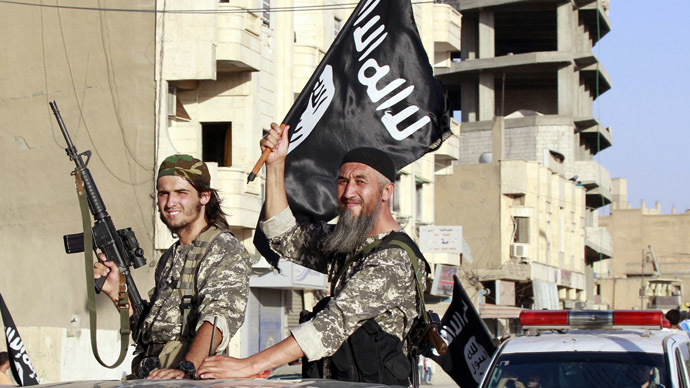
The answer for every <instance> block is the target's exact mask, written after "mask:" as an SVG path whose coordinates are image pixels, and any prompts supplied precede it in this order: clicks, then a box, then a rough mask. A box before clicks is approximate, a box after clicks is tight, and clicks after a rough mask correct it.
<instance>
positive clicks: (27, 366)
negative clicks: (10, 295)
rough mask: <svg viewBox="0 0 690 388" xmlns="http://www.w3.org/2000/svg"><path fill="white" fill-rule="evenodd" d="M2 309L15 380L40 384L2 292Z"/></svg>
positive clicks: (11, 367)
mask: <svg viewBox="0 0 690 388" xmlns="http://www.w3.org/2000/svg"><path fill="white" fill-rule="evenodd" d="M0 311H1V312H2V322H3V323H4V326H5V337H6V338H7V353H8V354H9V356H10V369H12V375H13V376H14V381H16V382H17V383H18V384H19V385H20V386H26V385H37V384H40V382H39V381H38V376H36V371H35V370H34V367H33V366H32V365H31V360H29V354H28V353H26V348H24V343H23V342H22V339H21V337H19V332H18V331H17V327H16V326H15V325H14V320H13V319H12V315H10V311H9V310H8V309H7V306H6V305H5V300H4V299H3V298H2V294H0Z"/></svg>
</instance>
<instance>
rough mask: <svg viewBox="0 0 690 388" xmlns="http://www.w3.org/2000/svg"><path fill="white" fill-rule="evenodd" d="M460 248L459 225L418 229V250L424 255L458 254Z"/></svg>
mask: <svg viewBox="0 0 690 388" xmlns="http://www.w3.org/2000/svg"><path fill="white" fill-rule="evenodd" d="M462 246H463V244H462V226H461V225H454V226H439V225H426V226H421V227H420V228H419V249H420V250H421V251H422V252H424V253H458V254H459V253H463V249H462ZM452 281H453V278H452V277H451V283H452Z"/></svg>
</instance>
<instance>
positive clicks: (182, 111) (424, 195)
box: [0, 0, 461, 382]
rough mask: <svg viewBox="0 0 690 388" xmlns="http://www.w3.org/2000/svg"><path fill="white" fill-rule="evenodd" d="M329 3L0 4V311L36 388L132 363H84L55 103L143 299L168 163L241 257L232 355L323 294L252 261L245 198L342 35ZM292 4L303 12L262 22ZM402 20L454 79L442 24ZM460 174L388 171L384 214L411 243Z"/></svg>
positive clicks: (454, 47) (114, 339)
mask: <svg viewBox="0 0 690 388" xmlns="http://www.w3.org/2000/svg"><path fill="white" fill-rule="evenodd" d="M335 4H336V2H335V1H332V0H328V1H318V2H317V1H311V0H304V1H302V0H294V1H293V0H285V1H276V0H274V1H272V2H271V1H269V0H263V1H258V0H241V1H232V2H228V1H224V0H221V1H216V0H172V1H171V0H167V1H157V2H156V1H148V2H141V1H138V2H131V1H124V2H122V1H118V2H114V1H99V2H95V1H87V2H86V3H83V2H82V3H80V4H78V6H76V7H71V6H70V7H62V6H61V5H60V4H54V5H47V4H43V3H42V4H41V5H42V6H33V5H32V6H30V5H21V4H2V5H0V15H1V16H0V21H2V27H0V29H1V30H0V31H2V32H4V35H3V36H7V37H13V39H5V40H3V41H2V43H0V45H2V46H1V47H2V49H3V50H4V52H7V53H16V54H15V55H13V56H10V55H7V56H3V57H2V59H0V69H3V70H2V71H3V72H4V73H3V77H0V85H1V86H2V89H1V91H0V96H2V98H1V99H0V101H2V104H0V113H2V117H3V124H2V125H3V126H4V127H5V128H4V129H3V131H1V133H2V135H1V136H3V138H4V139H5V141H4V142H3V147H4V149H3V151H4V152H3V161H4V162H5V166H7V167H8V168H6V169H4V170H3V173H2V174H4V175H3V177H4V178H5V180H6V181H8V182H16V183H15V186H14V187H16V188H17V189H18V190H5V191H4V192H3V193H2V198H3V200H4V201H3V202H4V204H5V211H4V212H3V217H4V221H5V222H4V223H3V225H5V226H4V227H5V231H6V233H5V236H6V239H7V245H6V249H5V254H3V255H2V256H0V265H1V266H2V267H3V270H2V271H0V282H1V283H0V284H3V285H10V286H8V287H5V286H3V287H2V292H3V296H4V297H5V300H6V302H7V303H8V304H9V307H10V309H11V310H12V313H13V315H14V318H15V322H16V324H17V325H18V326H19V329H20V333H21V335H22V337H23V339H24V342H25V344H26V346H27V349H28V351H29V355H30V356H31V359H32V362H33V364H34V366H36V368H37V370H38V374H39V377H40V378H41V379H42V381H43V382H51V381H64V380H74V379H86V378H89V379H99V378H120V377H121V376H122V375H123V373H127V371H128V370H129V361H130V358H129V357H128V359H127V360H125V363H124V364H123V365H122V366H120V367H119V368H117V369H114V370H107V369H105V368H102V367H100V366H98V364H97V363H96V361H95V360H94V358H93V356H92V355H91V351H90V344H89V330H88V327H89V326H88V313H87V309H86V301H85V287H87V286H88V285H87V283H86V282H85V281H84V279H83V276H84V275H83V269H82V267H83V263H81V258H80V257H78V256H76V255H74V256H68V255H66V254H64V253H63V252H64V250H63V247H62V242H61V238H62V235H64V234H66V233H74V232H77V231H79V230H81V229H80V228H81V224H80V218H79V215H78V212H79V210H78V204H77V201H76V198H75V195H74V193H73V186H72V185H73V184H72V183H71V182H70V181H69V180H70V179H71V178H70V177H69V176H68V175H69V172H70V171H71V170H72V169H73V163H72V162H70V161H69V160H68V158H67V157H66V155H65V154H64V151H63V148H64V140H63V139H62V138H61V135H60V133H59V131H58V130H57V126H56V124H55V121H54V118H53V117H52V115H51V113H50V110H49V109H48V105H47V102H48V100H50V99H55V100H57V102H58V104H59V106H60V109H61V111H62V114H63V118H64V120H65V122H66V124H67V126H68V128H69V129H70V130H71V134H72V139H73V141H74V143H75V144H76V145H77V147H78V148H79V150H80V151H85V150H88V149H90V150H92V151H93V155H94V157H93V158H92V160H91V162H90V164H89V167H90V168H91V171H92V173H93V174H94V177H95V179H96V183H97V184H98V185H99V188H100V189H101V192H102V195H103V197H104V200H105V202H106V205H107V206H108V210H109V211H110V215H111V216H112V218H113V220H114V221H115V223H116V225H117V226H118V227H126V226H130V227H132V228H133V229H134V231H135V232H136V234H137V236H138V238H139V241H140V243H141V245H142V247H143V248H144V250H145V252H146V257H147V258H148V259H149V264H148V265H147V266H146V267H142V268H140V269H137V270H135V271H134V274H135V275H134V276H135V280H136V282H137V284H138V286H139V288H140V292H141V293H142V295H144V296H145V295H146V291H148V289H149V288H150V287H151V286H152V280H153V268H155V264H156V262H157V260H158V258H159V257H160V254H161V253H162V251H163V250H164V249H166V248H167V247H168V246H169V245H170V243H171V242H172V241H173V239H172V237H171V236H170V233H169V232H168V231H167V229H166V228H165V227H164V226H163V225H162V224H161V223H160V221H158V219H157V218H158V217H157V214H156V211H155V182H154V176H155V170H156V168H157V166H158V163H159V161H160V160H161V158H164V157H166V156H167V155H170V154H172V153H177V152H179V153H189V154H192V155H195V156H197V157H200V158H202V159H203V160H205V161H206V162H208V163H209V166H210V167H211V175H212V186H213V187H215V188H217V189H219V191H220V192H221V195H222V197H223V199H224V201H225V202H224V208H225V210H226V212H227V213H228V214H229V215H230V217H229V222H230V224H231V226H232V231H233V233H234V234H235V235H236V236H237V237H238V238H239V239H240V240H241V241H242V242H243V244H244V245H245V246H246V247H247V249H248V250H249V251H250V253H251V254H252V255H253V258H254V266H253V272H252V277H251V279H250V286H251V292H250V296H249V304H248V309H247V315H246V316H247V318H246V321H245V325H244V326H243V327H242V329H241V330H240V332H239V333H238V334H237V335H236V336H235V338H233V340H232V342H231V353H232V354H233V355H236V356H247V355H249V354H253V353H255V352H257V351H259V350H261V349H264V348H266V347H268V346H270V345H271V344H273V343H275V342H278V341H280V340H281V339H282V338H284V337H285V336H286V335H287V333H288V329H289V328H291V327H293V326H295V325H296V324H297V317H298V314H299V312H300V311H301V310H302V309H304V308H311V306H312V305H313V304H314V302H315V301H316V300H318V298H319V297H320V294H322V291H323V290H325V289H326V282H325V278H324V277H323V276H322V275H320V274H316V273H313V272H311V271H308V270H306V269H304V268H301V267H298V266H292V265H289V264H286V263H284V262H281V263H280V269H281V271H280V272H277V271H274V270H273V269H272V268H271V267H270V265H268V263H266V261H265V260H264V259H263V258H261V257H260V255H258V254H257V253H256V252H255V250H254V247H253V245H252V244H251V240H252V236H253V231H254V228H255V226H256V220H257V218H258V215H259V211H260V207H261V204H262V202H263V176H260V177H259V178H257V179H256V180H255V181H254V182H253V183H252V184H249V185H247V184H246V183H245V182H246V177H247V174H248V172H249V170H250V169H251V168H252V167H253V165H254V163H255V162H256V160H257V159H258V157H259V147H258V141H259V139H260V138H261V137H262V135H263V133H264V131H265V130H267V129H268V126H269V123H270V122H272V121H280V120H281V118H282V117H284V115H285V114H286V113H287V111H288V109H289V108H290V106H291V104H292V102H293V101H294V99H295V97H296V96H297V94H298V93H299V92H300V91H301V89H302V86H303V85H304V84H305V82H306V81H307V79H308V78H309V76H310V75H311V74H312V72H313V70H314V69H315V68H316V66H317V65H318V63H319V61H320V60H321V58H322V57H323V55H324V54H325V52H326V50H327V48H328V47H329V45H330V43H331V42H332V40H333V38H334V36H335V35H336V34H337V33H338V31H339V29H340V28H341V26H342V24H343V23H344V22H345V20H347V17H348V16H349V12H351V9H348V8H343V7H333V5H335ZM37 5H38V4H37ZM307 5H317V7H316V8H315V9H313V10H311V11H304V10H301V11H300V12H270V8H271V7H280V8H286V9H291V8H293V7H303V6H307ZM414 12H415V17H416V20H417V24H418V28H419V30H420V34H421V36H422V40H423V43H424V45H425V47H426V48H427V52H428V53H429V58H430V60H431V62H432V64H433V65H434V66H435V67H436V68H441V67H449V66H451V53H452V52H456V51H458V50H459V49H460V28H461V24H460V14H459V12H458V11H457V9H455V8H453V7H452V6H451V5H448V4H444V3H423V4H415V5H414ZM454 125H455V127H454V128H455V131H458V126H457V123H455V124H454ZM51 128H52V131H51ZM458 158H459V146H458V139H457V137H456V138H454V139H450V140H449V141H448V142H447V143H446V144H445V145H444V147H443V148H442V149H441V150H439V151H438V152H437V153H435V154H430V155H427V156H426V157H424V158H423V159H421V160H419V161H417V162H415V163H413V164H411V165H410V166H407V167H405V168H403V169H402V170H401V171H399V179H398V181H397V182H396V183H397V184H398V190H397V192H396V201H395V205H394V212H395V214H396V217H397V218H398V219H399V220H400V221H401V224H402V225H403V226H404V227H405V230H406V231H407V232H408V233H410V234H411V235H413V236H417V235H418V229H419V227H420V226H422V225H431V224H433V223H434V205H433V204H434V181H435V173H436V172H437V171H439V170H443V169H445V168H448V167H449V166H450V165H451V163H452V162H453V161H455V160H457V159H458ZM17 178H18V179H17ZM17 193H21V195H17ZM47 193H49V194H48V195H49V196H50V200H48V201H46V199H45V196H46V195H47ZM432 261H433V259H432ZM455 261H456V262H457V261H458V260H457V259H455ZM46 268H50V269H49V270H46ZM26 306H32V307H31V308H27V307H26ZM98 310H99V322H100V323H99V330H98V334H99V350H100V352H101V354H102V355H103V357H104V358H105V359H106V361H109V360H114V359H115V357H116V354H117V351H118V349H119V342H118V338H119V337H118V335H117V330H116V329H117V325H118V320H117V317H116V315H115V312H114V311H113V309H112V305H111V304H110V302H109V301H105V300H103V299H102V298H101V299H99V302H98ZM0 347H3V345H0Z"/></svg>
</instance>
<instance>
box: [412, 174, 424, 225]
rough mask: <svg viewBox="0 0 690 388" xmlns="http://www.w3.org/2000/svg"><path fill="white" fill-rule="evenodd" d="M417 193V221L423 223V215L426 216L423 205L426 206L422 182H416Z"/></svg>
mask: <svg viewBox="0 0 690 388" xmlns="http://www.w3.org/2000/svg"><path fill="white" fill-rule="evenodd" d="M414 187H415V193H416V196H417V215H416V216H417V220H418V221H421V220H422V219H423V217H422V215H423V214H424V212H423V211H422V210H423V204H424V182H421V181H419V180H417V181H416V182H415V185H414Z"/></svg>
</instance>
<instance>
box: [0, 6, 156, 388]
mask: <svg viewBox="0 0 690 388" xmlns="http://www.w3.org/2000/svg"><path fill="white" fill-rule="evenodd" d="M41 4H43V3H37V4H36V5H41ZM60 5H63V4H62V3H61V4H60ZM71 5H73V6H76V7H85V8H86V7H89V8H128V9H133V10H142V11H147V10H148V11H150V10H153V9H155V3H154V2H153V1H130V0H124V1H109V0H106V1H90V0H89V1H82V2H78V3H72V4H71ZM155 20H156V18H155V14H154V13H151V12H127V13H125V12H107V11H104V12H99V11H97V10H95V9H91V10H89V9H69V8H54V7H41V6H29V5H22V4H0V35H2V36H3V37H4V39H2V40H1V41H0V50H2V52H3V53H5V54H3V55H2V56H0V68H1V69H2V72H3V76H2V77H0V101H2V103H0V117H2V124H0V126H1V127H2V128H1V129H0V137H2V141H1V142H0V143H1V144H2V152H1V153H2V155H3V159H2V165H3V167H4V168H3V172H2V173H0V175H2V180H3V181H4V182H5V185H4V187H5V188H4V190H2V193H0V197H1V198H2V200H1V202H2V204H3V205H2V208H3V211H2V212H0V213H1V214H2V215H0V218H1V219H0V224H1V225H3V226H2V232H3V233H2V235H3V244H4V245H3V252H4V253H3V254H2V255H0V268H2V270H0V284H1V285H2V286H1V287H0V288H2V295H3V297H4V299H5V301H6V303H7V304H8V307H9V308H10V311H11V313H12V316H13V318H14V321H15V324H16V325H17V326H19V328H20V334H21V335H22V338H23V340H24V342H25V345H26V347H27V350H28V352H29V354H30V356H31V360H32V362H33V364H34V366H35V367H36V368H37V369H38V370H39V377H40V378H41V379H42V381H44V382H50V381H59V380H61V379H64V378H70V379H79V378H84V377H88V376H90V377H94V378H95V377H97V376H96V373H95V371H96V369H94V374H88V373H91V372H89V371H84V370H83V369H81V368H85V367H91V363H86V362H82V361H85V359H87V358H88V359H90V360H91V361H93V357H92V356H91V355H90V354H91V351H90V345H89V343H88V341H84V339H85V338H88V337H87V336H84V335H83V331H84V330H85V328H86V327H88V321H89V320H88V313H87V309H86V287H91V284H92V283H91V282H89V283H88V285H87V282H86V280H85V277H84V262H83V256H81V255H76V254H75V255H66V254H65V253H64V248H63V243H62V236H63V235H64V234H68V233H76V232H80V231H81V230H82V224H81V218H80V214H79V205H78V202H77V197H76V194H75V190H74V178H73V177H71V176H70V172H71V171H72V170H73V169H74V163H73V162H71V161H69V159H68V157H67V155H66V154H65V151H64V148H65V140H64V138H63V136H62V134H61V132H60V130H59V127H58V126H57V123H56V121H55V118H54V117H53V115H52V113H51V111H50V109H49V107H48V101H49V100H56V102H57V104H58V106H59V108H60V111H61V113H62V118H63V120H64V122H65V124H66V126H67V128H68V129H69V131H70V135H71V138H72V141H73V142H74V144H75V145H76V147H77V149H78V150H79V151H80V152H84V151H87V150H91V152H92V157H91V160H90V163H89V165H88V167H89V168H90V170H91V173H92V175H93V177H94V180H95V182H96V184H97V185H98V188H99V190H100V193H101V196H102V197H103V200H104V201H105V204H106V207H107V210H108V212H109V213H110V216H111V217H112V219H113V222H114V223H115V226H116V227H118V228H124V227H132V228H133V230H134V231H135V233H136V235H137V237H138V239H139V243H140V244H141V247H142V248H143V249H144V250H145V253H146V257H147V258H148V259H149V260H150V261H151V259H153V258H154V257H153V244H152V240H153V217H154V216H153V202H152V197H151V196H152V193H153V170H154V165H155V161H154V152H155V149H154V145H155V131H154V123H155V120H154V118H155V116H154V106H155V105H154V99H155V94H154V93H155V88H154V86H155V84H154V78H153V74H154V63H155V62H156V56H155V40H154V35H153V31H154V23H155ZM152 273H153V270H152V268H150V267H148V266H147V267H143V268H140V269H137V270H135V271H134V277H135V279H136V281H137V284H138V285H139V287H140V291H141V292H142V293H143V294H145V293H146V292H147V291H148V288H149V287H150V286H151V283H152V277H153V276H152ZM112 310H113V307H112V303H110V301H105V300H103V299H102V298H100V300H99V302H98V311H99V313H100V314H101V319H100V321H99V327H100V328H102V329H103V330H104V331H106V332H108V331H111V329H114V328H115V327H118V326H119V321H118V320H117V319H116V318H113V317H112V316H109V315H108V313H110V312H112ZM70 330H77V331H78V330H81V331H82V336H81V337H80V339H79V340H78V341H77V340H76V337H74V336H70V335H71V334H70V333H69V332H70ZM111 340H112V338H111V337H108V336H107V335H106V336H104V337H103V338H102V341H103V342H102V343H101V346H102V348H103V349H104V352H105V353H106V354H113V353H112V352H111V350H112V348H110V345H111V344H112V343H114V344H115V346H117V347H119V344H118V343H117V342H113V341H111ZM4 346H5V345H4V341H2V345H0V347H2V348H4ZM82 356H83V357H82ZM93 362H95V361H93ZM80 372H81V373H80ZM104 375H105V374H104ZM109 376H111V377H114V378H115V377H120V373H119V372H118V373H115V374H111V375H109Z"/></svg>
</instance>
